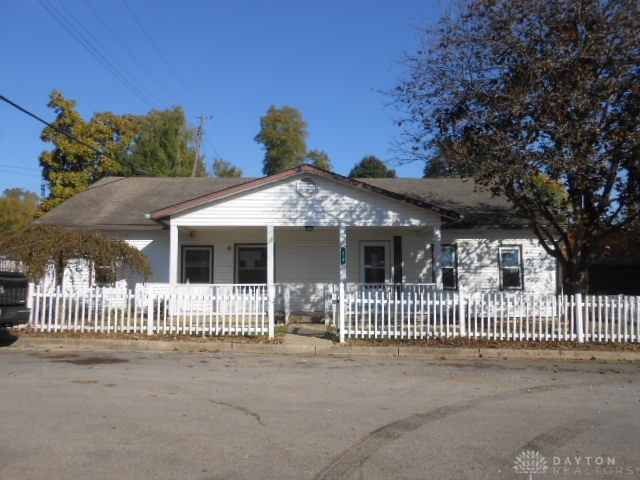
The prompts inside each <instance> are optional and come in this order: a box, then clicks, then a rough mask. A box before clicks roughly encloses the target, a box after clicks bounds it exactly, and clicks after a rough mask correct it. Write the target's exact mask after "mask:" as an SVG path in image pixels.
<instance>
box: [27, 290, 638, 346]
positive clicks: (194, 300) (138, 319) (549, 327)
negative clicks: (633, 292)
mask: <svg viewBox="0 0 640 480" xmlns="http://www.w3.org/2000/svg"><path fill="white" fill-rule="evenodd" d="M332 289H333V293H332V294H331V290H330V289H328V290H327V291H328V292H329V293H328V294H329V295H330V296H331V302H330V304H331V306H332V311H333V315H332V319H331V322H332V326H333V329H334V332H335V333H336V335H337V336H338V338H339V339H340V341H341V342H344V341H345V339H348V338H370V339H371V338H373V339H375V338H379V339H394V340H395V339H397V340H405V339H406V340H413V339H416V340H417V339H429V338H452V337H469V338H474V339H488V340H498V341H500V340H502V341H508V340H511V341H576V342H635V343H637V342H640V297H629V296H582V295H572V296H567V295H558V296H557V295H539V294H524V293H521V294H515V293H504V292H501V293H484V294H473V295H465V294H464V292H462V291H458V292H449V291H441V290H440V291H438V290H435V289H434V288H433V286H432V285H428V284H425V285H418V284H416V285H406V284H405V285H395V286H394V285H385V286H384V287H380V288H378V287H375V288H374V287H372V286H371V285H366V286H363V285H358V284H347V285H344V284H343V285H334V286H333V287H332ZM275 290H276V286H272V288H271V290H270V289H269V287H267V286H266V285H202V286H199V285H184V286H176V285H173V286H168V285H167V284H147V285H140V286H139V287H138V288H136V290H135V291H131V290H127V289H124V288H88V289H83V290H64V289H61V288H56V289H43V288H42V287H36V288H35V289H34V288H31V289H30V292H31V293H30V307H31V321H30V322H29V327H28V328H32V329H35V330H37V331H43V332H45V331H46V332H65V331H71V332H95V333H143V334H148V335H154V334H162V335H202V336H208V335H209V336H210V335H216V336H218V335H273V329H274V326H273V323H274V321H275V320H274V315H273V310H274V303H275V300H274V299H275V293H274V292H275ZM326 303H327V304H329V300H328V299H327V302H326ZM327 321H329V316H328V315H327Z"/></svg>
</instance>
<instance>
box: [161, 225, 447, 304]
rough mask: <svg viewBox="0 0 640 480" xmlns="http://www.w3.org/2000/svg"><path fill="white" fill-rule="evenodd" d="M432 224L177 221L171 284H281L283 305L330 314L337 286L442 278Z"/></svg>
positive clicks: (432, 282) (430, 281)
mask: <svg viewBox="0 0 640 480" xmlns="http://www.w3.org/2000/svg"><path fill="white" fill-rule="evenodd" d="M440 238H441V234H440V227H439V226H437V225H436V226H432V227H360V226H353V227H347V226H344V225H343V226H336V227H332V226H320V227H316V226H309V225H307V226H303V227H292V226H267V227H197V226H172V227H171V242H170V248H169V256H170V263H169V265H170V268H169V280H170V281H169V282H168V283H169V284H171V285H175V286H177V285H179V284H190V285H193V284H203V285H207V284H210V285H215V284H227V285H229V284H233V285H275V286H277V287H276V288H274V289H273V291H274V292H275V293H274V295H276V296H275V298H274V304H275V308H276V310H278V309H279V310H285V311H288V312H326V310H327V298H328V295H329V294H330V293H331V292H330V291H329V290H330V289H332V288H333V287H332V286H333V285H337V284H345V285H346V284H352V285H356V284H362V285H369V286H371V287H376V288H380V287H381V286H384V285H391V284H394V285H402V284H423V285H429V286H431V287H432V288H438V287H439V285H441V282H442V280H441V279H442V273H441V268H440V264H439V262H438V261H437V259H438V258H440V253H439V252H440V250H441V241H440Z"/></svg>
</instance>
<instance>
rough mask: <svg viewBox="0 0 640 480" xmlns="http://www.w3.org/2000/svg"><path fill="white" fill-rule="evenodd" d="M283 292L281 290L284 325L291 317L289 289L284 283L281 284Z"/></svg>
mask: <svg viewBox="0 0 640 480" xmlns="http://www.w3.org/2000/svg"><path fill="white" fill-rule="evenodd" d="M283 288H284V292H282V296H283V297H284V323H285V325H288V324H289V320H290V319H291V291H290V290H289V285H287V284H286V283H285V284H284V285H283Z"/></svg>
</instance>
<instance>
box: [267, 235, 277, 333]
mask: <svg viewBox="0 0 640 480" xmlns="http://www.w3.org/2000/svg"><path fill="white" fill-rule="evenodd" d="M274 282H275V241H274V228H273V225H268V226H267V295H268V302H269V312H268V313H269V338H273V337H274V335H275V305H274V303H275V298H276V295H275V293H276V292H275V286H274Z"/></svg>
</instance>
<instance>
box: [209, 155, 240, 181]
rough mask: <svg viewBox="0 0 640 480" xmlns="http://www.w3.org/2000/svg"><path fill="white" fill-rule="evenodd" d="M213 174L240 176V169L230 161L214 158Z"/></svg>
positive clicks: (218, 175) (217, 175)
mask: <svg viewBox="0 0 640 480" xmlns="http://www.w3.org/2000/svg"><path fill="white" fill-rule="evenodd" d="M213 174H214V175H215V176H216V177H236V178H237V177H242V170H240V169H239V168H238V167H236V166H235V165H233V164H232V163H231V162H228V161H226V160H223V159H222V158H216V159H215V160H214V161H213Z"/></svg>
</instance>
